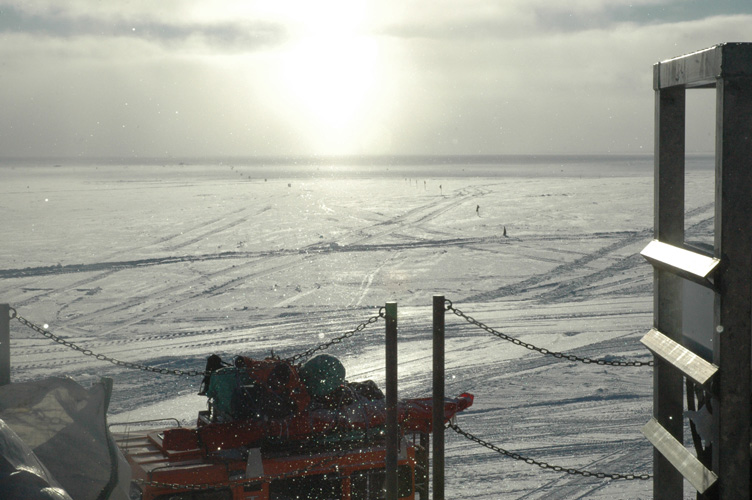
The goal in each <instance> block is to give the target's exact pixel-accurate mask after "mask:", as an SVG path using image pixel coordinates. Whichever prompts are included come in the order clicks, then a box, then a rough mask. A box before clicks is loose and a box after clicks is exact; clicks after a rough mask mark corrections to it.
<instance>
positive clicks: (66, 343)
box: [10, 307, 386, 377]
mask: <svg viewBox="0 0 752 500" xmlns="http://www.w3.org/2000/svg"><path fill="white" fill-rule="evenodd" d="M385 316H386V312H385V309H384V308H383V307H381V308H379V312H378V314H376V315H374V316H371V317H370V318H368V319H367V320H366V321H364V322H363V323H361V324H359V325H358V326H357V327H355V328H354V329H353V330H351V331H349V332H346V333H345V334H343V335H340V336H339V337H336V338H334V339H332V340H330V341H329V342H325V343H323V344H321V345H318V346H316V347H312V348H310V349H308V350H307V351H305V352H303V353H300V354H296V355H295V356H292V357H291V358H288V359H287V361H289V362H290V363H294V362H295V361H297V360H299V359H302V358H307V357H309V356H310V355H312V354H313V353H315V352H318V351H323V350H324V349H328V348H329V347H331V346H332V345H334V344H340V343H342V341H343V340H345V339H348V338H350V337H352V336H353V335H355V334H356V333H358V332H360V331H363V330H364V329H365V328H366V327H367V326H368V325H370V324H372V323H375V322H376V321H378V320H379V318H383V317H385ZM10 318H11V319H16V320H18V322H19V323H21V324H23V325H25V326H27V327H29V328H31V329H32V330H34V331H35V332H37V333H39V334H41V335H43V336H44V337H47V338H48V339H50V340H52V341H54V342H57V343H58V344H60V345H63V346H65V347H68V348H70V349H73V350H76V351H78V352H80V353H81V354H83V355H85V356H91V357H93V358H96V359H98V360H100V361H107V362H109V363H112V364H114V365H117V366H122V367H124V368H133V369H136V370H142V371H147V372H152V373H160V374H163V375H185V376H191V377H195V376H202V377H203V376H204V375H207V373H208V372H206V371H203V370H177V369H169V368H156V367H153V366H147V365H142V364H138V363H132V362H130V361H120V360H118V359H115V358H111V357H109V356H106V355H104V354H97V353H95V352H93V351H92V350H90V349H85V348H83V347H81V346H79V345H76V344H74V343H73V342H70V341H68V340H65V339H63V338H61V337H58V336H57V335H55V334H53V333H52V332H50V331H48V330H46V329H44V328H42V327H41V326H38V325H35V324H34V323H32V322H31V321H29V320H27V319H26V318H24V317H22V316H19V315H18V314H17V312H16V310H15V309H13V308H11V309H10Z"/></svg>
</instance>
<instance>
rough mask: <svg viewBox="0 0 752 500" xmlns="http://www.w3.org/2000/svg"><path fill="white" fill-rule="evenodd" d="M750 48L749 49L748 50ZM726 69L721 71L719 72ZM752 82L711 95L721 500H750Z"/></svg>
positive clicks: (716, 459) (728, 82)
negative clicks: (719, 265) (718, 267)
mask: <svg viewBox="0 0 752 500" xmlns="http://www.w3.org/2000/svg"><path fill="white" fill-rule="evenodd" d="M748 45H752V44H748ZM725 70H726V68H725V66H724V72H725ZM751 130H752V78H750V77H745V78H725V77H724V78H723V79H721V80H720V81H719V82H718V85H717V88H716V169H715V179H716V196H715V242H714V252H715V256H716V258H722V259H723V262H724V269H723V272H721V273H719V275H718V276H717V277H716V279H715V286H716V292H717V293H716V303H715V320H714V324H715V333H714V338H713V362H714V363H715V364H716V365H718V366H719V367H721V370H720V373H719V377H718V382H717V383H715V384H714V390H715V399H716V403H715V404H714V405H713V416H714V424H715V425H714V430H715V436H714V439H713V470H714V471H715V472H716V473H717V474H718V476H719V478H720V479H719V495H720V497H719V498H720V499H721V500H731V499H733V500H744V499H749V498H750V454H749V444H750V429H749V425H750V390H751V389H752V385H751V384H750V378H751V376H752V373H751V370H750V364H751V361H750V359H751V358H752V356H751V352H752V344H751V339H750V336H751V335H752V311H751V309H752V289H751V286H752V197H750V190H751V189H752V136H751V134H750V131H751Z"/></svg>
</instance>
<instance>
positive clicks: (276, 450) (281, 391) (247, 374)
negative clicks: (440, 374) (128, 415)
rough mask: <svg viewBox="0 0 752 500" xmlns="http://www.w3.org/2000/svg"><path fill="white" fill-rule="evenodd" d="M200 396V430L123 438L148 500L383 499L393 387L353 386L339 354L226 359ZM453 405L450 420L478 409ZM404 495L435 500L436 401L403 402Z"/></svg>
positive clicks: (213, 361)
mask: <svg viewBox="0 0 752 500" xmlns="http://www.w3.org/2000/svg"><path fill="white" fill-rule="evenodd" d="M200 394H203V395H206V396H207V404H208V409H207V410H204V411H200V412H199V416H198V421H197V425H196V427H190V428H185V427H179V426H176V427H172V428H168V429H156V430H152V431H144V432H134V431H133V430H128V431H127V432H121V433H119V434H118V435H117V438H116V439H117V440H118V444H119V446H120V448H121V449H122V450H123V451H124V452H125V455H126V457H127V458H128V460H129V462H130V463H131V466H132V469H133V473H134V478H135V479H136V480H137V481H136V482H135V483H134V484H135V485H136V490H137V491H136V494H134V496H138V493H140V495H141V498H142V499H143V500H167V499H176V500H187V499H191V500H204V499H205V500H215V499H218V500H236V499H241V498H242V499H254V500H287V499H292V498H294V499H299V500H305V499H307V500H320V499H327V500H329V499H343V500H358V499H364V500H365V499H376V498H383V487H384V480H385V471H384V464H385V456H386V451H385V440H384V438H385V423H386V404H385V403H386V401H385V397H384V393H383V392H382V391H381V389H379V387H378V386H377V385H376V384H375V383H374V382H372V381H365V382H349V381H347V380H346V377H345V368H344V366H343V365H342V364H341V363H340V362H339V360H338V359H337V358H335V357H334V356H330V355H326V354H324V355H319V356H316V357H314V358H312V359H311V360H309V361H308V362H306V363H305V364H303V365H294V364H292V363H290V362H288V361H286V360H283V359H280V358H277V357H274V356H272V357H268V358H266V359H263V360H254V359H251V358H248V357H245V356H238V357H236V358H235V359H234V360H233V362H232V363H231V364H229V363H225V362H223V361H222V360H221V359H220V358H219V357H217V356H211V357H210V358H209V360H208V361H207V376H206V377H205V378H204V380H203V382H202V384H201V392H200ZM472 402H473V396H472V395H471V394H467V393H463V394H460V395H459V396H457V397H456V398H449V399H446V400H445V402H444V423H445V422H447V421H449V420H450V419H451V418H452V417H453V416H454V415H455V414H457V413H458V412H460V411H462V410H464V409H465V408H468V407H469V406H470V405H472ZM398 415H399V417H398V421H399V428H400V434H401V446H400V453H399V459H398V465H399V478H400V480H399V484H400V486H399V498H401V499H413V500H414V499H416V498H427V495H428V436H429V433H430V432H431V430H432V418H433V405H432V399H431V398H419V399H405V400H402V401H400V402H399V407H398Z"/></svg>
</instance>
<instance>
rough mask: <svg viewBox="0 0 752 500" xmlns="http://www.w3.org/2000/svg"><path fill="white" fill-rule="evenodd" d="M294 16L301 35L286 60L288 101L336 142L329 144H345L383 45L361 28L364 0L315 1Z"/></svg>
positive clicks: (350, 137) (368, 94) (371, 83)
mask: <svg viewBox="0 0 752 500" xmlns="http://www.w3.org/2000/svg"><path fill="white" fill-rule="evenodd" d="M359 5H360V8H359V7H358V6H359ZM312 6H313V7H312ZM295 17H296V21H297V22H296V24H297V25H298V26H299V28H300V32H299V36H298V37H297V38H296V39H295V41H294V43H292V44H291V45H290V46H289V47H288V48H287V50H286V51H285V53H284V54H283V55H282V61H281V62H282V79H283V82H284V86H285V89H284V90H286V92H287V93H288V94H289V95H290V99H291V100H290V102H289V104H290V105H292V106H295V107H296V108H297V111H298V112H299V116H300V117H301V119H303V120H307V121H309V122H310V123H311V125H312V126H313V127H314V130H315V133H316V134H317V135H325V136H326V137H327V139H326V140H327V141H328V142H330V143H332V142H334V143H337V144H330V146H332V147H335V148H336V149H343V148H345V149H346V148H347V146H346V144H345V143H349V142H351V141H353V140H354V139H355V138H354V134H355V131H356V130H357V129H358V128H359V123H358V117H359V115H360V116H362V114H363V112H364V111H365V110H366V108H367V106H368V104H369V98H370V97H371V93H372V91H373V90H374V87H375V80H376V76H377V75H376V67H377V63H378V45H377V43H376V41H375V40H374V39H373V38H371V37H369V36H367V34H366V33H364V32H363V30H362V25H363V18H364V13H363V8H362V5H361V3H359V2H326V3H324V4H322V3H319V2H316V3H311V4H309V5H308V7H307V8H306V9H305V10H303V11H298V12H296V14H295ZM322 140H323V139H322Z"/></svg>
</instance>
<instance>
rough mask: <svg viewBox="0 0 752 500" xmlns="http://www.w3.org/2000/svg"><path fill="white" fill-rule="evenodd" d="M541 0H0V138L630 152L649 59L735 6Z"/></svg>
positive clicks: (170, 149)
mask: <svg viewBox="0 0 752 500" xmlns="http://www.w3.org/2000/svg"><path fill="white" fill-rule="evenodd" d="M1 1H2V0H0V2H1ZM687 3H688V5H689V4H692V5H695V6H696V5H697V4H696V2H694V0H687ZM58 4H60V5H58ZM550 4H551V2H550V0H505V1H504V2H490V1H485V0H466V1H463V2H454V1H452V2H450V1H448V0H434V1H432V2H429V1H428V0H421V1H417V2H402V3H393V4H391V5H390V4H388V3H386V2H373V3H366V2H358V1H356V0H348V1H345V0H342V1H339V0H328V1H324V0H322V1H321V2H316V3H310V2H308V3H306V2H302V3H301V2H285V1H284V0H275V1H272V0H270V1H268V2H261V1H256V2H251V1H238V2H230V1H227V2H223V3H221V4H220V3H217V4H214V3H212V4H211V5H212V7H209V6H207V4H206V3H204V2H190V3H189V2H177V1H164V2H159V3H157V4H155V3H154V2H141V1H134V2H127V3H125V2H89V1H82V0H71V1H69V2H56V1H52V0H50V1H47V0H39V1H37V2H27V3H23V4H19V7H10V6H9V4H3V3H0V10H2V15H0V41H1V42H2V43H0V87H1V88H3V90H4V91H3V92H2V93H0V108H1V109H3V113H2V114H0V151H2V152H3V154H4V155H8V156H16V155H36V156H54V155H71V156H191V155H274V154H281V155H288V154H311V153H318V154H328V153H348V154H359V153H386V154H453V153H454V154H464V153H483V154H493V153H510V154H512V153H538V154H541V153H552V154H554V153H562V152H564V153H589V152H592V153H602V152H614V153H630V152H632V153H634V152H650V151H651V150H652V142H653V134H652V127H653V90H652V65H653V64H654V63H655V62H656V61H659V60H663V59H667V58H670V57H675V56H678V55H681V54H684V53H688V52H692V51H695V50H698V49H702V48H705V47H708V46H711V45H714V44H716V43H719V42H723V41H743V40H744V39H745V38H748V33H749V26H750V23H752V15H747V14H735V15H716V16H708V15H707V12H705V11H703V10H702V9H699V7H698V9H699V10H695V11H694V13H693V14H692V15H689V16H688V17H689V19H684V18H682V19H673V18H672V16H673V14H672V12H673V11H672V9H675V7H676V6H677V5H678V3H677V1H668V0H666V1H649V0H644V1H641V2H635V3H633V4H632V7H629V5H628V4H627V2H626V0H624V1H622V0H614V1H609V2H606V1H605V0H575V1H573V2H567V3H556V5H554V6H551V5H550ZM217 5H221V8H220V7H216V6H217ZM88 7H90V8H88ZM619 9H621V10H619ZM635 9H637V10H639V9H645V11H651V12H659V11H660V12H661V13H662V14H661V15H662V16H663V17H664V18H665V20H664V21H658V20H656V19H657V16H651V19H650V20H648V21H640V20H639V19H640V16H642V14H640V13H639V12H637V14H639V15H637V14H635V12H636V11H635ZM628 14H629V15H628ZM632 14H635V15H632ZM685 17H687V16H685ZM366 80H369V81H366ZM705 95H709V94H707V93H706V94H705ZM703 109H706V108H703ZM335 111H336V113H335ZM703 114H705V115H707V114H708V113H707V112H706V111H703V112H702V113H699V114H695V115H693V117H698V116H699V117H702V116H703ZM335 115H337V116H339V117H340V119H336V120H335V119H334V118H336V117H337V116H335ZM699 121H700V120H698V122H699ZM710 121H712V120H710ZM703 127H705V125H702V126H699V125H695V123H694V122H693V123H689V122H688V129H687V130H688V136H689V137H690V138H691V141H690V144H691V148H694V149H696V150H708V149H712V142H713V141H712V133H709V132H708V130H707V127H705V128H703Z"/></svg>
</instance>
